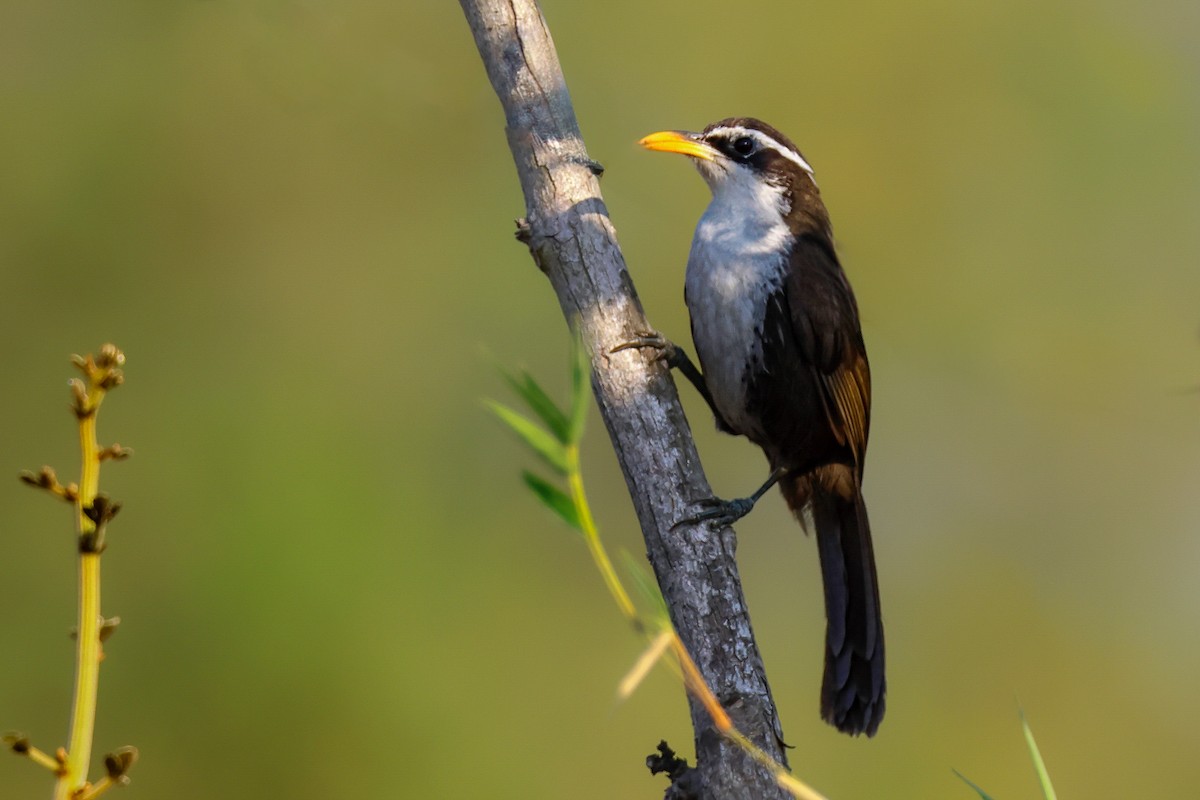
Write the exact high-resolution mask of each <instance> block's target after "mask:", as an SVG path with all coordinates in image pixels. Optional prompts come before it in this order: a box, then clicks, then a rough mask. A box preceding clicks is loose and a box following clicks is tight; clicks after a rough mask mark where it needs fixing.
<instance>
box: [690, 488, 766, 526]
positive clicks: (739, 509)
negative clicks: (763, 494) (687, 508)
mask: <svg viewBox="0 0 1200 800" xmlns="http://www.w3.org/2000/svg"><path fill="white" fill-rule="evenodd" d="M757 502H758V498H757V497H754V496H751V497H737V498H734V499H733V500H722V499H721V498H719V497H709V498H706V499H704V500H698V501H696V505H698V506H701V507H702V508H704V510H703V511H701V512H700V513H699V514H693V515H692V516H690V517H684V518H683V519H681V520H679V521H678V522H676V523H675V524H674V525H672V526H671V530H675V529H676V528H680V527H683V526H684V525H699V524H700V523H701V522H715V523H717V527H721V528H724V527H727V526H729V525H732V524H733V523H735V522H737V521H738V520H739V519H741V518H742V517H744V516H746V515H747V514H749V513H750V512H751V510H753V508H754V504H755V503H757Z"/></svg>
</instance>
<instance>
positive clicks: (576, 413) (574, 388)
mask: <svg viewBox="0 0 1200 800" xmlns="http://www.w3.org/2000/svg"><path fill="white" fill-rule="evenodd" d="M591 367H592V363H591V360H590V359H589V358H588V354H587V348H586V347H584V346H583V337H582V336H581V335H580V333H579V330H578V328H576V329H575V330H574V331H573V333H572V336H571V422H570V426H569V428H568V430H567V442H568V443H569V444H578V443H579V441H580V440H581V439H582V438H583V425H584V423H585V422H587V412H588V401H589V400H591V399H592V382H591V374H592V369H591Z"/></svg>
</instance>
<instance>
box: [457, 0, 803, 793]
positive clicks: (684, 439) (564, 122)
mask: <svg viewBox="0 0 1200 800" xmlns="http://www.w3.org/2000/svg"><path fill="white" fill-rule="evenodd" d="M460 3H461V5H462V8H463V11H464V13H465V14H466V17H467V21H468V22H469V24H470V26H471V30H472V32H473V33H474V36H475V42H476V45H477V46H478V48H479V52H480V54H481V55H482V57H483V62H484V65H485V66H486V68H487V73H488V77H489V78H490V79H491V82H492V86H493V87H494V88H495V90H496V94H497V95H498V96H499V98H500V102H501V104H502V105H503V107H504V113H505V118H506V122H507V133H508V142H509V147H510V148H511V150H512V154H513V159H514V160H515V162H516V166H517V174H518V176H519V178H520V181H521V188H522V190H523V192H524V195H525V203H526V216H525V220H524V221H523V222H521V223H518V225H519V230H518V238H520V239H521V241H523V242H525V243H526V244H527V245H528V246H529V250H530V252H531V253H532V255H533V259H534V261H535V263H536V264H537V265H538V267H539V268H540V269H541V270H542V271H543V272H545V274H546V276H547V277H548V278H549V279H550V283H551V284H552V285H553V287H554V291H555V293H556V294H557V295H558V300H559V304H560V305H561V307H562V311H563V315H564V316H565V317H566V319H567V320H568V321H571V320H578V323H577V324H578V327H579V329H580V331H581V335H582V338H583V341H584V343H585V344H586V346H587V348H588V350H589V352H590V353H592V385H593V389H594V391H595V396H596V400H597V403H598V404H599V406H600V413H601V415H602V416H603V418H604V423H605V426H606V427H607V429H608V433H609V436H610V437H611V439H612V443H613V447H614V448H615V450H616V453H617V458H618V461H619V462H620V465H621V469H622V471H623V472H624V474H625V480H626V482H627V484H628V486H629V492H630V495H631V496H632V498H633V503H634V507H635V509H636V511H637V515H638V520H639V521H640V523H641V527H642V533H643V536H644V537H645V540H646V549H647V552H648V555H649V558H650V563H651V564H652V565H653V567H654V571H655V574H656V575H657V577H658V582H659V586H660V587H661V589H662V593H663V597H664V598H665V599H666V602H667V605H668V607H669V609H670V613H671V620H672V622H673V623H674V625H675V628H676V630H677V631H678V632H679V635H680V637H681V638H682V640H683V642H684V644H685V645H686V646H687V649H688V651H689V652H690V653H691V655H692V657H693V658H694V660H695V662H696V664H697V666H698V667H699V669H700V672H701V674H702V675H703V676H704V679H705V681H706V682H707V683H708V685H709V686H710V687H711V688H712V690H713V692H714V693H715V694H716V696H717V697H718V699H720V701H721V703H722V705H723V706H724V707H725V708H726V710H727V711H728V712H729V714H730V716H731V718H732V719H733V721H734V724H735V725H736V726H737V728H738V729H739V730H740V731H742V733H744V734H745V735H746V736H748V737H749V738H750V739H751V740H752V741H754V742H755V743H756V744H757V745H758V746H759V747H761V748H762V749H763V750H764V751H765V752H766V753H767V754H768V755H770V756H771V757H772V758H774V759H775V760H777V761H778V762H779V763H781V764H786V763H787V762H786V756H785V754H784V751H783V746H782V733H781V730H780V727H779V722H778V717H777V715H776V711H775V704H774V701H773V700H772V699H771V693H770V689H769V687H768V686H767V679H766V674H765V672H764V670H763V665H762V658H761V656H760V655H759V652H758V647H757V645H756V644H755V641H754V634H753V632H752V631H751V628H750V617H749V614H748V613H747V610H746V603H745V599H744V598H743V596H742V588H741V581H740V579H739V577H738V571H737V564H736V562H735V560H734V550H735V546H736V540H735V537H734V532H733V530H732V529H728V528H726V529H723V530H720V531H711V530H709V529H708V527H707V526H706V525H704V524H701V525H685V526H680V527H679V528H677V529H675V530H672V528H671V526H672V525H673V524H674V523H675V522H676V521H677V520H679V519H680V518H682V517H685V516H687V514H688V512H689V510H690V509H689V501H690V500H695V499H698V498H705V497H710V496H711V495H712V490H711V489H710V488H709V485H708V481H707V479H706V478H705V477H704V473H703V472H702V470H701V468H700V460H699V457H698V456H697V454H696V449H695V445H694V443H693V441H692V437H691V432H690V430H689V429H688V425H687V420H686V419H685V418H684V414H683V409H682V408H681V407H680V405H679V397H678V395H677V394H676V392H675V385H674V383H673V381H672V380H671V378H670V375H669V373H668V370H667V369H666V367H664V366H663V365H662V364H661V363H660V362H658V361H656V360H654V359H653V357H652V354H651V353H650V352H648V351H639V350H626V351H622V352H619V353H616V354H612V355H609V354H610V352H611V351H612V349H613V348H614V347H615V346H617V345H618V344H620V343H622V342H624V341H627V340H629V339H631V338H633V337H634V336H635V335H636V334H637V333H638V332H641V331H646V330H649V329H650V326H649V325H648V323H647V322H646V319H645V316H644V315H643V313H642V307H641V303H640V302H639V301H638V298H637V294H636V292H635V291H634V288H633V282H632V281H631V280H630V278H629V274H628V272H627V271H626V269H625V261H624V258H623V257H622V255H621V251H620V248H619V247H618V245H617V241H616V235H615V233H614V230H613V226H612V223H611V221H610V220H609V217H608V210H607V209H606V208H605V205H604V201H603V199H602V198H601V196H600V187H599V183H598V181H597V174H598V172H599V171H600V170H599V165H597V164H595V162H593V161H592V160H591V159H590V158H589V157H588V154H587V151H586V150H585V148H584V144H583V139H582V137H581V135H580V132H579V124H578V122H577V121H576V119H575V112H574V109H573V108H572V106H571V100H570V97H569V95H568V93H567V88H566V82H565V80H564V78H563V75H562V70H561V68H560V66H559V63H558V56H557V54H556V52H555V50H554V44H553V42H552V41H551V39H550V31H549V29H548V28H547V26H546V21H545V19H544V18H543V17H542V14H541V12H540V10H539V9H538V7H537V4H536V2H535V0H460ZM689 703H690V708H691V716H692V725H693V727H694V729H695V732H696V760H697V767H696V768H697V769H698V770H699V775H700V787H701V788H700V794H699V796H700V797H703V798H721V800H728V799H729V798H742V797H745V798H775V797H781V798H782V797H788V796H789V795H788V794H787V793H786V792H784V791H783V790H782V789H781V788H780V787H778V786H777V785H776V784H775V782H774V781H773V780H772V779H771V776H770V775H769V774H768V773H767V771H766V770H764V769H763V768H761V767H760V766H758V765H757V764H755V763H754V762H753V761H752V760H751V759H750V758H749V757H748V756H747V755H746V754H745V753H744V752H743V751H742V750H740V749H739V748H738V747H737V746H736V745H734V744H733V743H732V742H730V741H728V740H727V739H725V738H724V737H722V736H721V735H719V734H718V733H717V732H716V730H715V729H714V728H713V727H712V723H711V720H710V719H709V718H708V715H707V714H706V713H705V711H704V709H703V707H702V706H700V705H699V704H698V703H697V702H696V701H695V700H694V699H693V698H690V697H689Z"/></svg>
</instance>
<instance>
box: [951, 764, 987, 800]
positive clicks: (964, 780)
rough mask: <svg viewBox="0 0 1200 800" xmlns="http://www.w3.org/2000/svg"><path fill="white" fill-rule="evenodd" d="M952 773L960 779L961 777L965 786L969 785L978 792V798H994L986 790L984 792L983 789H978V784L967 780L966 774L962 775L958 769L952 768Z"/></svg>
mask: <svg viewBox="0 0 1200 800" xmlns="http://www.w3.org/2000/svg"><path fill="white" fill-rule="evenodd" d="M954 774H955V775H957V776H958V777H959V778H961V779H962V782H963V783H965V784H966V785H967V786H970V787H971V788H972V789H974V790H975V791H977V792H979V797H980V799H981V800H994V798H993V797H992V796H991V795H990V794H988V793H987V792H985V791H984V790H983V789H980V788H979V787H978V786H976V785H975V784H973V783H971V781H969V780H967V776H966V775H963V774H962V773H961V772H959V771H958V770H954Z"/></svg>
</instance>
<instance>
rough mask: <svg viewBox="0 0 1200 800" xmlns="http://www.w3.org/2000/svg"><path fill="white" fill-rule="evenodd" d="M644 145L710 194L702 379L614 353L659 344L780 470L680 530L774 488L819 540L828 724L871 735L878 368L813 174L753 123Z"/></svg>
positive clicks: (696, 327) (689, 286)
mask: <svg viewBox="0 0 1200 800" xmlns="http://www.w3.org/2000/svg"><path fill="white" fill-rule="evenodd" d="M639 144H640V145H641V146H642V147H645V148H647V149H649V150H655V151H661V152H667V153H679V154H682V155H685V156H687V157H689V158H690V159H691V161H692V162H693V164H694V165H695V166H696V168H697V169H698V170H699V172H700V175H701V176H702V177H703V178H704V180H705V182H706V183H707V184H708V188H709V189H710V190H711V193H712V200H711V202H710V203H709V205H708V207H707V208H706V209H705V211H704V213H703V214H702V215H701V217H700V221H699V223H698V224H697V225H696V231H695V235H694V238H693V240H692V246H691V252H690V254H689V255H688V260H687V271H686V278H685V289H684V300H685V303H686V305H687V308H688V312H689V316H690V318H691V329H692V342H693V344H694V346H695V350H696V354H697V356H698V357H699V361H700V367H699V369H697V368H696V366H695V365H694V364H693V363H692V362H691V359H690V358H689V357H688V356H687V354H686V353H685V352H683V350H682V348H679V347H676V346H675V345H674V344H673V343H671V342H670V341H669V340H667V339H666V338H665V337H663V336H662V335H661V334H659V333H657V332H649V333H643V334H639V335H638V336H635V337H634V338H633V339H632V340H631V341H629V342H625V343H623V344H622V345H620V346H619V347H618V348H614V349H624V348H627V347H652V348H658V349H659V350H660V351H661V353H660V356H661V357H663V358H665V359H666V361H667V363H668V364H669V365H671V366H673V367H677V368H679V369H680V371H681V372H682V373H683V374H684V375H685V376H686V377H687V378H688V379H689V380H690V381H691V382H692V383H693V384H694V385H695V386H696V388H697V390H698V391H699V392H700V394H701V395H702V396H703V397H704V399H705V400H706V401H707V402H708V404H709V406H710V407H711V409H712V411H713V414H714V416H715V418H716V422H717V427H718V428H719V429H720V430H722V431H724V432H727V433H731V434H735V435H740V436H745V437H746V438H748V439H749V440H750V441H751V442H753V443H754V444H756V445H758V446H759V447H760V448H762V450H763V453H764V454H765V455H766V458H767V461H768V463H769V465H770V468H771V473H770V477H769V478H768V479H767V481H766V482H765V483H764V484H763V485H762V486H761V487H760V488H759V489H758V491H756V492H755V493H754V494H752V495H750V496H749V497H744V498H739V499H735V500H719V499H717V498H711V499H709V500H707V501H704V505H705V508H706V510H705V511H703V512H701V513H699V514H697V515H695V516H694V517H690V518H687V519H685V520H683V522H701V521H706V520H715V521H716V522H718V523H721V524H730V523H732V522H733V521H735V520H737V519H739V518H741V517H742V516H744V515H745V514H747V513H749V511H750V510H751V509H752V508H753V507H754V504H755V503H756V502H757V501H758V499H759V498H761V497H762V496H763V495H764V494H765V493H766V492H767V490H769V489H770V488H771V487H772V486H773V485H775V484H778V485H779V487H780V489H781V491H782V494H783V497H784V499H785V500H786V502H787V505H788V506H789V508H790V509H791V510H792V512H793V513H794V514H795V516H796V517H797V519H798V520H799V522H800V524H801V526H802V527H804V528H805V530H807V523H806V516H807V517H809V518H811V521H812V525H813V527H814V528H815V530H816V540H817V551H818V556H819V560H820V564H821V573H822V579H823V584H824V595H825V612H826V636H825V664H824V676H823V678H822V682H821V716H822V718H823V719H824V720H825V721H826V722H828V723H829V724H831V725H833V726H834V727H835V728H837V729H838V730H839V731H842V732H844V733H847V734H850V735H852V736H857V735H859V734H866V735H867V736H873V735H874V734H875V733H876V731H877V730H878V728H879V724H880V721H881V720H882V719H883V715H884V710H885V707H886V694H887V683H886V676H885V673H884V636H883V620H882V617H881V615H880V606H879V585H878V580H877V577H876V569H875V555H874V551H873V547H872V543H871V530H870V524H869V521H868V518H867V507H866V504H865V502H864V501H863V494H862V478H863V465H864V460H865V457H866V450H867V434H868V429H869V427H870V417H871V372H870V366H869V364H868V361H867V352H866V346H865V344H864V342H863V336H862V329H861V325H860V322H859V314H858V304H857V301H856V300H855V297H854V292H853V291H852V290H851V288H850V283H849V281H848V279H847V278H846V274H845V272H844V271H843V270H842V266H841V263H840V262H839V260H838V256H837V252H836V250H835V248H834V242H833V230H832V227H831V224H830V220H829V212H828V211H827V210H826V208H825V204H824V202H823V201H822V200H821V193H820V190H819V189H818V187H817V183H816V180H815V178H814V174H813V168H812V166H811V165H810V164H809V162H808V161H807V160H806V159H805V158H804V156H803V155H802V154H801V152H800V150H799V149H798V148H797V147H796V146H795V145H794V144H793V143H792V142H791V140H789V139H788V138H787V137H786V136H784V135H783V134H782V133H780V132H779V131H778V130H776V129H775V128H773V127H771V126H770V125H768V124H766V123H765V122H762V121H760V120H757V119H754V118H752V117H734V118H729V119H724V120H721V121H720V122H715V123H713V124H711V125H709V126H708V127H706V128H704V130H703V131H700V132H688V131H660V132H658V133H652V134H650V135H649V136H646V137H645V138H643V139H642V140H641V141H640V142H639Z"/></svg>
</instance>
